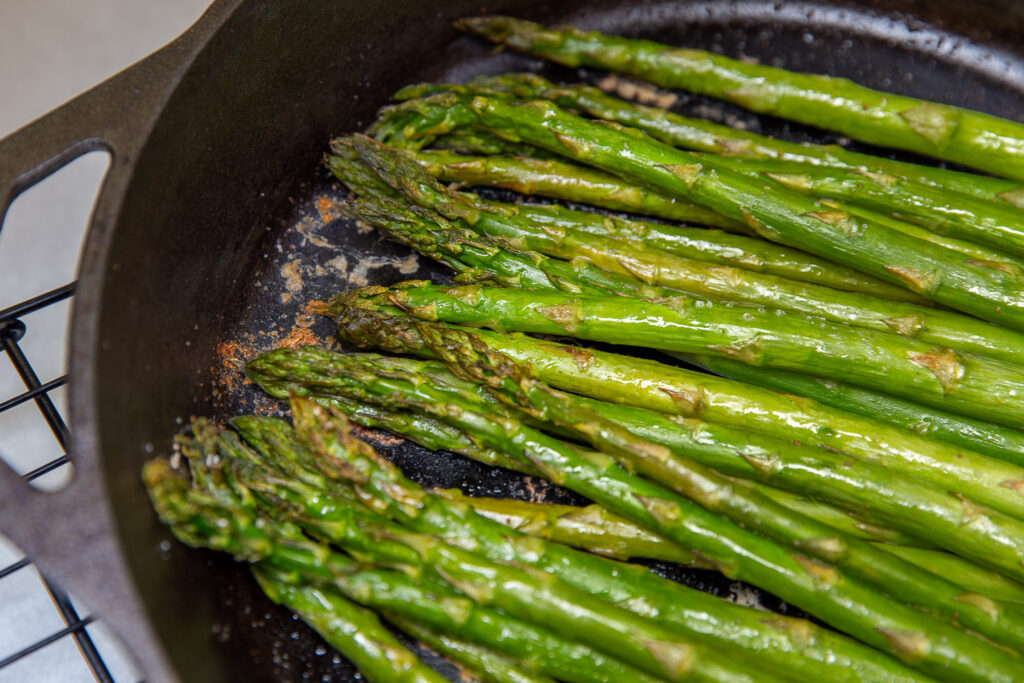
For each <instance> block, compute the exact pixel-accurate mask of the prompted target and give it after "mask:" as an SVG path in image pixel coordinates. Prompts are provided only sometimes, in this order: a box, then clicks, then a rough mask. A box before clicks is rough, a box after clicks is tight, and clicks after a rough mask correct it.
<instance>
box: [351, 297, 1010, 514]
mask: <svg viewBox="0 0 1024 683" xmlns="http://www.w3.org/2000/svg"><path fill="white" fill-rule="evenodd" d="M336 303H340V302H336ZM352 304H353V305H351V306H343V307H338V308H335V309H334V311H333V312H334V314H335V315H337V319H336V320H337V323H338V332H339V335H340V336H341V337H342V338H344V339H345V340H346V341H349V342H351V343H354V344H356V345H358V346H361V347H376V348H382V349H388V350H390V351H395V352H399V353H415V354H419V355H428V356H429V355H432V351H431V349H430V348H429V347H427V345H426V344H425V343H424V340H423V339H422V337H421V336H420V334H419V331H418V330H419V328H420V327H421V325H420V324H416V323H415V322H413V321H412V320H410V319H409V318H408V317H405V316H401V315H395V314H394V313H393V310H394V309H385V310H380V309H378V307H376V306H375V305H374V304H372V303H370V302H369V301H367V300H364V301H360V302H352ZM389 311H392V312H389ZM474 334H475V335H476V338H477V339H479V340H480V341H481V342H482V343H484V344H486V345H487V346H488V348H490V349H492V350H494V351H498V352H501V353H503V354H505V355H508V356H510V357H512V358H514V359H515V360H516V361H518V362H520V363H522V364H524V365H525V366H527V367H528V368H529V369H530V370H531V371H532V372H533V373H535V376H536V377H537V379H540V380H542V381H544V382H547V383H549V384H551V385H553V386H555V387H557V388H560V389H563V390H566V391H572V392H575V393H579V394H583V395H586V396H591V397H593V398H597V399H600V400H604V401H609V402H612V403H625V404H629V405H635V406H638V407H642V408H648V409H650V410H654V411H657V412H662V413H668V414H682V415H685V416H690V417H700V418H701V419H703V420H705V421H707V422H711V423H721V424H725V425H731V426H734V427H738V428H741V429H747V430H751V431H755V432H759V433H762V434H766V435H769V436H776V437H778V438H780V439H782V440H786V441H794V442H802V443H806V444H812V445H822V446H826V447H829V448H832V449H836V450H838V451H840V452H844V453H849V454H850V455H851V456H854V457H859V458H861V459H864V460H868V461H877V462H880V463H882V464H884V465H885V466H886V467H888V468H890V469H894V470H896V471H899V472H901V473H904V474H906V475H909V476H914V477H917V478H919V479H922V480H924V481H928V482H931V483H933V484H935V485H937V486H939V487H942V488H943V489H944V490H949V491H960V492H961V493H962V494H963V495H965V496H968V497H969V498H970V499H971V500H976V501H978V502H980V503H982V504H984V505H987V506H989V507H992V508H994V509H997V510H1000V511H1002V512H1004V513H1006V514H1009V515H1011V516H1013V517H1016V518H1018V519H1020V518H1021V515H1022V514H1024V511H1022V509H1021V504H1022V500H1021V493H1020V492H1019V490H1018V489H1019V488H1020V487H1019V486H1018V485H1017V484H1016V482H1019V481H1022V480H1024V476H1022V473H1024V470H1022V469H1021V468H1020V467H1017V466H1014V465H1011V464H1009V463H1005V462H1001V461H999V460H995V459H993V458H988V457H985V456H981V455H979V454H976V453H973V452H971V451H967V450H964V449H961V448H955V447H953V446H950V445H948V444H944V443H942V442H937V441H933V440H930V439H926V438H923V437H922V436H920V435H918V434H915V433H913V432H910V431H908V430H903V429H898V428H895V427H892V426H890V425H887V424H886V423H884V422H879V421H876V420H870V419H867V418H863V417H860V416H858V415H854V414H851V413H846V412H844V411H841V410H836V409H833V408H830V407H829V406H825V405H821V404H818V403H816V402H815V401H813V400H810V399H805V398H799V397H796V396H791V395H787V394H781V393H779V392H775V391H770V390H766V389H761V388H759V387H756V386H751V385H748V384H743V383H740V382H735V381H731V380H727V379H723V378H719V377H715V376H712V375H706V374H703V373H696V372H692V371H688V370H685V369H682V368H677V367H674V366H670V365H665V364H664V363H659V362H656V361H651V360H645V359H640V358H634V357H630V356H623V355H619V354H615V353H609V352H606V351H598V350H594V349H584V348H579V347H574V346H570V345H566V344H564V343H553V342H546V341H541V340H537V339H533V338H530V337H527V336H525V335H520V334H496V333H492V332H488V331H486V330H474ZM967 512H970V510H969V509H968V508H965V513H967Z"/></svg>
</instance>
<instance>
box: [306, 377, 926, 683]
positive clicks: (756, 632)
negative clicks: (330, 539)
mask: <svg viewBox="0 0 1024 683" xmlns="http://www.w3.org/2000/svg"><path fill="white" fill-rule="evenodd" d="M351 358H352V357H347V359H348V360H350V359H351ZM356 362H357V363H358V362H359V359H356ZM293 407H294V410H295V419H296V428H297V430H298V431H299V432H300V433H305V434H311V435H316V438H321V435H323V434H325V433H326V434H331V433H337V430H333V429H332V426H331V423H332V420H331V418H330V417H329V416H327V415H325V413H324V411H323V410H320V409H314V408H312V407H311V406H310V404H309V403H308V402H305V401H299V402H293ZM339 436H340V437H341V439H343V438H344V436H345V435H344V434H340V435H339ZM321 444H322V446H321V452H322V454H323V456H324V457H321V458H320V459H319V460H318V463H319V464H320V466H321V468H322V469H323V470H324V471H325V472H328V473H333V474H334V475H335V476H337V477H338V478H341V479H345V480H352V481H353V483H354V484H355V485H356V486H357V487H358V488H359V490H360V491H361V492H362V493H363V501H364V502H366V501H367V500H368V498H372V501H373V502H372V503H370V504H371V505H372V506H373V507H374V509H376V510H379V511H381V513H382V514H385V515H386V516H388V517H389V518H392V519H396V520H399V521H400V522H401V523H402V524H404V525H407V526H410V527H412V528H414V529H416V530H419V531H421V532H422V533H432V534H440V535H442V536H443V537H445V538H453V537H454V538H456V539H458V540H457V541H455V545H458V546H460V547H462V546H465V545H466V544H467V543H470V544H471V546H472V547H473V548H474V549H475V550H476V551H478V552H483V553H486V554H487V556H488V557H490V558H491V559H494V560H497V561H500V562H513V563H515V564H525V565H529V566H532V567H535V568H537V569H540V570H543V571H550V572H552V573H554V574H556V575H558V576H560V577H562V578H564V579H565V580H566V581H568V582H569V583H572V584H574V585H578V586H580V587H583V588H585V589H586V590H588V591H590V592H594V593H597V594H600V595H601V596H602V597H604V598H605V599H608V600H610V601H612V602H614V603H615V604H619V605H623V606H626V607H627V608H628V609H630V610H633V611H636V612H637V613H638V614H643V615H646V616H649V617H650V618H652V619H655V620H656V621H659V622H661V623H664V624H666V625H671V626H674V627H675V628H677V629H682V631H683V632H686V633H694V632H696V633H697V634H698V635H705V639H709V640H711V642H715V641H716V640H717V641H718V642H721V643H723V644H725V645H727V646H728V648H729V651H731V652H733V653H736V654H739V655H741V656H742V654H743V651H742V650H739V651H738V650H737V649H736V645H739V644H743V645H745V646H747V647H753V648H754V649H755V651H757V652H758V653H759V655H758V656H759V660H760V666H762V667H768V668H769V669H771V668H777V670H781V671H783V672H786V673H790V674H793V673H799V677H800V678H804V677H808V678H809V679H816V677H817V676H818V675H826V676H828V678H829V679H830V680H838V679H847V678H851V677H852V678H855V679H860V678H861V677H866V678H869V679H871V680H888V679H889V678H891V677H893V676H896V677H897V678H899V677H902V676H904V675H907V674H908V672H906V671H902V670H901V669H900V667H898V666H895V667H894V666H893V665H894V662H892V661H890V660H888V659H886V658H882V659H881V660H879V658H878V657H877V655H876V654H872V652H871V651H870V650H860V651H859V652H858V647H857V646H855V645H853V644H852V643H851V642H849V641H846V640H844V639H842V638H841V637H839V638H837V637H836V636H834V635H832V634H830V633H828V632H826V631H817V630H816V629H814V628H813V627H811V626H810V624H807V623H806V622H801V621H798V620H797V621H794V620H777V619H775V620H771V621H770V622H768V623H767V624H766V623H765V620H764V615H763V613H758V612H757V611H755V610H750V609H746V608H739V607H737V606H735V605H732V604H730V603H724V604H723V603H722V602H721V601H719V600H716V599H714V598H710V597H709V596H707V595H705V594H701V593H696V592H694V591H692V590H689V589H685V588H683V587H681V586H679V585H678V584H675V583H672V582H669V581H666V580H664V579H661V578H659V577H657V576H655V575H654V574H652V573H650V572H648V571H646V570H643V569H641V568H639V567H633V566H629V565H622V564H618V563H613V562H608V561H607V560H602V559H599V558H594V557H591V556H588V555H586V554H580V553H578V552H575V551H572V550H568V549H566V548H564V547H563V546H560V545H558V544H549V543H544V542H542V541H541V542H538V541H536V540H530V541H528V540H527V539H524V538H522V537H521V536H519V535H517V534H514V533H510V531H509V530H508V529H505V528H504V527H502V526H500V525H498V524H495V523H493V522H491V521H489V520H486V519H483V518H481V517H480V516H479V515H478V514H477V513H476V512H475V511H474V510H473V509H472V507H470V506H458V505H452V504H451V502H450V501H449V500H445V499H442V498H440V497H438V496H436V495H434V494H431V493H429V492H426V491H424V490H423V489H421V488H420V487H418V486H417V485H416V484H414V483H413V482H411V481H409V480H408V479H406V478H405V477H404V476H403V475H402V474H401V472H400V471H399V470H398V469H397V468H395V467H394V466H393V465H391V464H390V463H388V462H387V461H385V460H383V459H381V458H379V457H375V454H374V453H373V452H372V450H368V449H365V448H364V449H361V450H357V449H353V448H336V447H334V443H332V440H331V439H329V438H328V439H322V441H321ZM589 457H596V458H597V459H598V460H600V458H601V456H599V455H593V456H589ZM342 463H343V464H342ZM413 501H415V503H414V504H412V505H410V504H409V503H411V502H413ZM311 514H313V515H316V514H317V512H316V510H315V509H314V510H313V511H311ZM744 632H746V633H747V634H748V635H746V636H745V638H746V639H743V638H744V635H743V634H744ZM751 633H752V635H749V634H751ZM796 634H800V635H799V636H798V637H797V638H796V639H795V640H794V639H793V638H792V636H794V635H796ZM707 636H712V637H711V638H707ZM741 639H743V640H741ZM748 640H749V642H748ZM794 646H796V650H794ZM795 653H798V654H799V655H801V656H800V658H794V657H793V654H795ZM851 656H852V660H848V659H847V658H848V657H851ZM804 657H811V658H817V659H819V660H821V661H820V662H814V661H807V660H805V659H804ZM876 660H877V662H878V663H875V662H876ZM822 662H824V663H825V666H824V667H822ZM816 671H817V673H816Z"/></svg>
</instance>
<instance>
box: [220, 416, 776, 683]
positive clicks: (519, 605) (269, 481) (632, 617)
mask: <svg viewBox="0 0 1024 683" xmlns="http://www.w3.org/2000/svg"><path fill="white" fill-rule="evenodd" d="M292 410H293V415H294V419H295V423H296V430H297V432H298V433H299V436H300V438H301V440H302V441H304V442H305V443H308V444H310V445H311V446H312V447H313V448H314V449H315V450H316V453H317V456H318V457H319V458H320V459H322V461H323V462H322V464H321V466H322V467H324V468H331V464H332V463H340V462H345V463H350V464H347V465H343V466H340V467H336V468H331V469H329V471H332V472H335V473H337V472H340V473H341V475H340V476H341V477H342V478H349V477H352V478H354V479H355V481H356V482H357V483H358V484H359V490H358V491H357V493H359V495H362V496H365V492H364V491H365V487H366V485H367V484H366V479H367V478H368V477H367V469H368V468H372V467H373V463H374V462H375V461H376V462H383V461H381V460H380V458H379V456H377V455H376V453H374V452H373V450H372V449H371V448H369V447H368V446H367V445H366V444H365V443H362V442H360V441H358V440H356V439H355V438H354V437H353V436H352V434H351V432H350V431H349V430H348V423H347V422H346V421H344V419H343V418H342V419H341V420H340V421H339V420H338V419H337V418H333V419H332V417H331V416H330V415H328V414H327V413H326V412H325V411H324V410H323V409H322V408H320V407H318V406H316V405H315V404H313V403H311V402H309V401H304V400H301V399H296V400H294V401H293V403H292ZM289 456H290V454H289V455H286V456H285V457H286V458H289V459H290V457H289ZM269 464H270V467H264V468H259V469H257V470H256V471H253V472H251V473H250V474H249V475H248V476H243V477H240V481H241V482H242V483H243V484H244V485H246V486H252V488H253V490H254V491H259V492H264V491H267V490H270V491H274V490H277V491H282V492H284V493H283V495H285V496H286V500H287V501H288V503H289V504H288V505H281V504H279V503H278V502H277V501H271V509H270V512H272V513H274V514H282V513H283V514H286V515H288V516H289V517H293V518H295V519H296V521H297V522H298V523H299V524H301V525H302V526H303V527H304V528H305V529H307V531H309V532H311V533H312V534H314V535H316V536H323V537H324V538H326V539H328V540H330V541H332V542H334V543H337V544H338V545H340V546H341V547H343V548H345V549H346V550H349V551H350V552H352V553H353V554H355V555H356V556H358V557H364V556H365V557H367V558H369V559H370V560H371V561H374V562H382V563H385V564H388V565H390V564H399V565H409V566H411V567H414V568H416V570H417V571H429V572H430V575H431V576H434V575H436V576H437V577H438V578H439V579H441V580H443V581H444V582H446V583H448V584H451V585H452V586H453V587H455V588H456V589H458V590H459V591H461V592H462V593H464V594H467V595H469V596H471V597H472V598H473V599H474V600H475V601H477V602H478V603H480V604H483V605H489V606H493V607H496V608H501V609H502V610H504V611H505V612H507V613H509V614H511V615H513V616H517V617H519V618H521V619H523V620H525V621H530V622H535V623H543V624H545V625H546V626H548V627H549V628H551V629H553V630H555V631H557V632H561V633H562V634H563V635H564V636H566V637H572V638H576V639H578V640H580V641H581V642H585V643H588V644H590V645H591V646H592V647H595V648H596V649H599V650H603V651H605V652H608V653H610V654H613V655H616V656H620V657H621V658H622V659H623V661H628V662H632V663H635V664H636V665H637V666H638V667H640V668H643V669H646V670H648V671H649V672H650V673H652V674H654V675H657V676H661V677H664V678H667V679H669V680H677V679H681V678H683V677H686V678H693V679H695V680H723V681H741V680H742V681H746V680H752V677H751V674H752V672H751V671H750V669H749V668H748V666H747V665H746V664H743V663H740V662H730V663H725V664H718V663H716V662H714V661H713V660H708V659H707V657H708V656H709V655H711V651H709V650H708V648H707V646H706V645H704V644H702V643H701V642H700V641H695V640H694V639H693V638H692V637H691V636H689V635H685V636H684V635H683V634H682V633H681V632H678V631H676V630H670V629H668V628H666V627H664V626H661V625H657V624H655V623H654V622H652V621H650V620H648V619H647V618H646V617H642V616H639V615H637V614H635V613H634V612H630V611H626V610H623V609H621V608H617V607H614V606H613V604H612V603H610V602H604V601H601V600H595V599H594V596H593V595H592V591H590V590H589V588H590V587H589V585H586V584H585V585H584V586H583V587H581V588H576V587H575V586H574V585H572V584H571V583H569V582H564V581H562V580H561V579H559V578H557V577H556V576H555V575H552V574H548V573H545V572H543V571H524V570H523V569H521V568H517V567H513V566H509V565H508V564H505V563H502V562H494V561H491V560H488V559H485V558H484V557H483V556H480V555H478V554H477V553H476V552H473V551H470V550H467V549H464V548H462V547H456V545H452V544H448V543H447V542H445V541H443V540H441V539H439V538H436V537H435V536H434V535H430V534H420V533H413V532H409V531H406V530H404V529H402V528H401V527H398V526H396V525H394V524H382V523H380V522H375V521H367V520H366V519H365V517H363V516H361V515H354V514H353V511H352V509H351V508H350V506H349V503H348V501H347V500H334V499H332V498H331V497H330V496H329V494H327V493H326V492H325V487H319V488H308V489H307V488H306V487H305V486H304V485H302V484H298V483H295V482H290V481H287V480H282V479H281V478H280V477H279V476H276V475H275V474H274V473H273V468H274V463H269ZM268 485H269V486H268ZM288 491H293V492H294V493H296V494H297V495H296V496H295V497H290V496H288V494H287V492H288ZM390 493H391V495H395V496H399V498H401V500H398V501H395V502H396V503H397V504H398V505H402V504H405V503H410V502H412V501H414V500H416V499H417V498H418V497H420V493H421V492H420V491H419V490H410V491H409V492H408V495H405V494H404V493H400V492H399V491H398V489H397V488H392V489H391V491H390ZM271 495H273V494H271ZM504 531H505V532H506V533H507V530H504ZM460 545H464V544H460ZM581 557H587V556H585V555H581ZM594 559H595V560H596V558H594ZM581 630H582V632H581ZM651 642H658V643H659V644H660V645H659V648H657V649H655V648H649V647H648V645H649V643H651ZM772 678H774V677H772Z"/></svg>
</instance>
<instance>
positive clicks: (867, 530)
mask: <svg viewBox="0 0 1024 683" xmlns="http://www.w3.org/2000/svg"><path fill="white" fill-rule="evenodd" d="M363 361H364V362H369V359H368V357H367V356H366V355H364V356H363ZM344 362H345V361H344V359H339V358H338V357H337V356H336V354H334V353H332V352H331V351H328V350H326V349H320V348H317V347H304V348H300V349H295V350H289V349H280V350H276V351H272V352H268V353H267V354H264V355H263V356H260V357H259V358H256V359H254V360H253V361H251V362H250V363H249V365H248V366H247V370H246V371H247V373H248V374H249V376H250V377H251V378H252V379H253V380H254V381H256V382H258V383H259V384H260V386H261V387H262V388H263V389H264V390H265V391H266V392H268V393H269V394H271V395H272V396H275V397H277V398H280V399H282V400H287V399H288V398H289V397H290V396H293V395H294V396H303V397H309V398H312V399H313V400H316V401H318V402H320V403H322V404H324V405H327V406H330V407H333V408H337V409H339V410H341V411H342V412H343V413H345V414H346V415H348V416H349V417H350V418H351V419H352V420H353V421H355V422H356V423H357V424H360V425H363V426H367V427H374V428H380V429H388V430H390V431H393V432H396V433H398V434H402V435H403V436H406V437H407V438H410V439H412V440H413V441H415V442H417V443H419V444H421V445H423V446H426V447H427V448H431V449H434V450H440V449H447V450H452V451H455V452H457V453H461V454H463V455H466V456H467V457H470V458H473V459H474V460H479V461H482V462H486V463H487V464H490V465H495V466H498V467H504V468H507V469H513V470H516V471H519V472H522V473H524V474H529V475H532V476H539V475H540V472H539V471H537V470H536V469H535V468H532V467H530V466H529V465H528V464H527V463H524V462H521V461H517V460H515V459H512V458H509V457H508V456H506V455H505V454H503V453H501V452H500V451H495V450H493V449H486V448H481V447H479V446H478V445H477V444H475V443H474V442H473V441H472V440H471V438H470V436H469V435H467V434H464V433H463V432H461V431H459V430H457V429H454V428H452V427H450V426H448V425H445V424H443V423H440V422H438V421H436V420H431V419H429V418H425V417H422V416H417V415H413V414H411V413H404V412H394V411H387V410H382V409H380V408H377V407H374V406H369V405H366V404H364V403H360V402H358V401H352V400H350V399H347V398H345V396H344V394H343V392H344V391H345V389H344V387H345V386H346V383H345V382H344V381H341V382H340V384H339V380H337V379H336V376H337V374H338V373H337V371H336V364H337V363H342V364H344ZM379 369H380V370H381V371H383V372H392V371H396V370H397V371H400V372H409V373H415V374H417V375H420V376H423V377H429V378H430V381H432V382H435V383H438V384H455V385H458V384H459V381H458V380H457V378H455V376H454V375H451V374H450V373H449V374H448V375H447V376H445V375H442V374H440V373H436V372H434V371H433V370H432V369H425V367H424V365H423V363H422V361H414V360H404V361H403V362H402V363H401V364H400V365H399V364H397V363H395V364H390V365H389V366H388V367H386V368H385V367H380V368H379ZM460 388H461V389H462V390H470V391H472V390H473V389H475V387H473V388H468V389H467V387H465V386H462V387H460ZM477 399H479V400H485V401H486V400H488V399H490V403H491V406H492V409H496V410H500V409H501V404H499V403H496V402H495V401H494V399H493V398H492V397H490V395H489V394H487V393H483V394H481V393H479V391H477ZM523 419H526V420H527V422H529V418H528V416H523ZM259 424H263V422H262V421H261V422H260V423H259ZM233 425H234V426H235V427H236V428H237V429H240V430H241V431H242V432H243V433H245V434H246V435H247V436H249V431H251V426H250V425H249V424H248V421H247V420H239V419H236V420H235V421H233ZM531 426H535V427H538V428H541V429H544V430H545V431H548V432H555V430H553V429H552V427H551V425H550V424H544V423H537V424H534V425H531ZM556 435H557V434H556ZM566 445H567V447H574V446H572V445H571V444H566ZM581 452H584V451H581ZM584 454H586V453H585V452H584ZM291 476H293V477H298V478H301V473H297V472H293V473H291ZM737 485H740V484H739V482H737ZM759 490H760V491H761V493H762V494H764V495H766V496H768V497H770V498H771V499H772V500H775V501H776V502H778V503H780V504H782V505H785V506H786V507H788V508H790V509H792V510H795V511H798V512H800V513H801V514H803V515H806V516H808V517H811V518H813V519H816V520H818V521H820V522H822V523H824V524H828V525H829V526H831V527H833V528H836V529H839V530H841V531H843V532H844V533H847V534H852V535H854V536H857V537H858V538H865V539H868V540H874V541H879V542H884V543H895V544H900V545H913V546H921V545H927V544H925V543H923V542H922V541H920V539H917V538H914V537H911V536H907V535H906V534H904V533H902V532H900V531H897V530H895V529H892V528H889V527H883V526H879V525H877V524H874V523H868V522H865V521H864V520H863V516H864V514H865V513H864V511H860V512H859V515H860V517H857V516H851V515H850V514H848V513H846V512H843V511H841V510H839V509H837V508H834V507H831V506H828V505H826V504H823V503H820V502H811V501H809V500H807V499H805V498H802V497H800V496H797V495H794V494H791V493H787V492H786V491H782V490H779V489H774V488H772V487H769V486H764V485H761V486H759Z"/></svg>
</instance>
